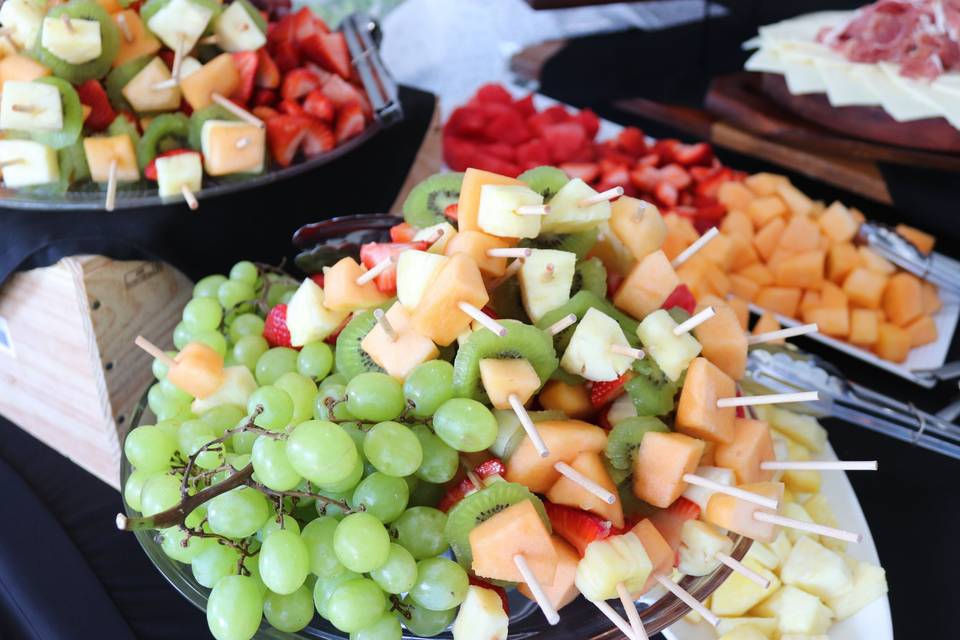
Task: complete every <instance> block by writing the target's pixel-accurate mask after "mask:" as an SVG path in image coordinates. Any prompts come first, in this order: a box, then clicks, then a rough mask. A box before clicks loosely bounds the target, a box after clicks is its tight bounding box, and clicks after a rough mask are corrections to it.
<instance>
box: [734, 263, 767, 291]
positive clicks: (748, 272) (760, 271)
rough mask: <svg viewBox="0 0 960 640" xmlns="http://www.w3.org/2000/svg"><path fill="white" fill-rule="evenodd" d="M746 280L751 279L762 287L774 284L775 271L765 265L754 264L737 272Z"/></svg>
mask: <svg viewBox="0 0 960 640" xmlns="http://www.w3.org/2000/svg"><path fill="white" fill-rule="evenodd" d="M737 273H738V274H740V275H741V276H743V277H744V278H750V279H751V280H753V281H754V282H756V283H757V284H758V285H760V286H761V287H766V286H768V285H771V284H773V271H771V270H770V268H769V267H767V266H766V265H764V264H760V263H759V262H758V263H757V264H752V265H750V266H748V267H744V268H743V269H740V270H739V271H737Z"/></svg>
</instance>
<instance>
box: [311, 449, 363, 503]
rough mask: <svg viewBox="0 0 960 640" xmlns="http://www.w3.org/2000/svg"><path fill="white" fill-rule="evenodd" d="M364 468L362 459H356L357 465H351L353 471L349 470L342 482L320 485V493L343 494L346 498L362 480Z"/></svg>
mask: <svg viewBox="0 0 960 640" xmlns="http://www.w3.org/2000/svg"><path fill="white" fill-rule="evenodd" d="M365 471H366V468H365V467H364V464H363V459H362V458H361V457H358V458H357V463H356V464H355V465H353V469H351V470H350V474H349V475H347V477H345V478H344V479H343V480H340V481H338V482H329V483H326V484H320V490H321V491H332V492H333V493H338V494H339V493H344V494H346V495H347V496H349V495H350V493H351V492H352V491H353V489H354V487H356V486H357V484H359V482H360V480H361V479H362V478H363V475H364V472H365Z"/></svg>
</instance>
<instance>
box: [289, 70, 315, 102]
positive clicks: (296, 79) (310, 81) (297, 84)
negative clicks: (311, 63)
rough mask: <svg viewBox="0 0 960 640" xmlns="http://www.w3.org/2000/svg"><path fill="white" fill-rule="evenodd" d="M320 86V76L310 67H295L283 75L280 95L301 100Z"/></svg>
mask: <svg viewBox="0 0 960 640" xmlns="http://www.w3.org/2000/svg"><path fill="white" fill-rule="evenodd" d="M319 88H320V78H318V77H317V74H315V73H314V72H313V71H310V70H309V69H304V68H302V67H301V68H299V69H293V70H291V71H289V72H288V73H287V75H285V76H284V77H283V84H282V85H281V86H280V96H281V97H282V98H283V99H284V100H299V99H300V98H302V97H303V96H305V95H307V94H308V93H310V92H311V91H313V90H314V89H319Z"/></svg>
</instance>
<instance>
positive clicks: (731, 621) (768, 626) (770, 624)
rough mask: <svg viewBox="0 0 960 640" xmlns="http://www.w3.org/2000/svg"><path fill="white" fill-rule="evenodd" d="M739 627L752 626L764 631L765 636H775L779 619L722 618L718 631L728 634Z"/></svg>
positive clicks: (761, 631)
mask: <svg viewBox="0 0 960 640" xmlns="http://www.w3.org/2000/svg"><path fill="white" fill-rule="evenodd" d="M739 627H751V628H753V629H756V630H757V631H759V632H760V633H762V634H763V636H764V637H765V638H773V637H774V636H775V635H776V633H777V620H776V618H751V617H734V618H720V624H718V625H717V633H719V634H727V633H730V632H731V631H733V630H734V629H737V628H739Z"/></svg>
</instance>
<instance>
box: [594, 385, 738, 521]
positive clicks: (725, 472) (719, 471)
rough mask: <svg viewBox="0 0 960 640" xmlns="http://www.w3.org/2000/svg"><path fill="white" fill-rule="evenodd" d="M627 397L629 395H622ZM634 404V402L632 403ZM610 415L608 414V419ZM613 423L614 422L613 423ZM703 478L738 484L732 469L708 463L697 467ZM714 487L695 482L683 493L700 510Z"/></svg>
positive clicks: (699, 474) (705, 504)
mask: <svg viewBox="0 0 960 640" xmlns="http://www.w3.org/2000/svg"><path fill="white" fill-rule="evenodd" d="M621 397H627V398H629V396H626V395H624V396H621ZM630 404H631V405H632V404H633V403H632V402H631V403H630ZM609 419H610V417H609V416H607V420H609ZM611 424H612V423H611ZM695 473H696V474H697V475H698V476H700V477H701V478H706V479H707V480H712V481H714V482H719V483H720V484H725V485H727V486H728V487H732V486H733V485H735V484H736V478H735V476H734V474H733V471H732V470H731V469H724V468H722V467H711V466H707V465H701V466H699V467H697V470H696V472H695ZM714 493H715V492H714V490H713V489H708V488H707V487H701V486H698V485H695V484H691V485H688V486H687V488H686V489H684V490H683V493H682V494H681V495H682V496H683V497H684V498H686V499H687V500H689V501H691V502H694V503H696V505H697V506H699V507H700V511H703V510H704V509H706V508H707V502H709V501H710V496H712V495H713V494H714Z"/></svg>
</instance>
